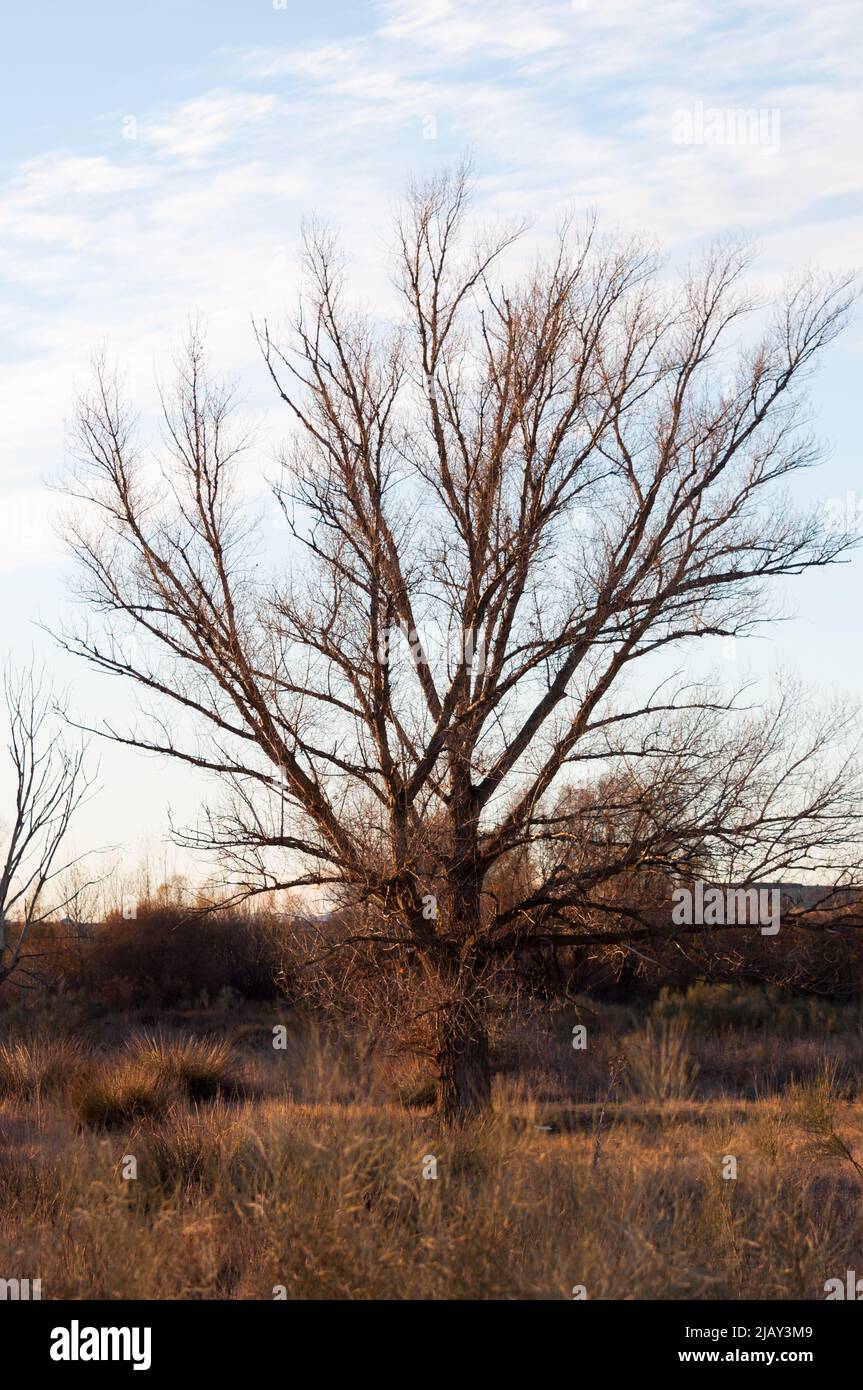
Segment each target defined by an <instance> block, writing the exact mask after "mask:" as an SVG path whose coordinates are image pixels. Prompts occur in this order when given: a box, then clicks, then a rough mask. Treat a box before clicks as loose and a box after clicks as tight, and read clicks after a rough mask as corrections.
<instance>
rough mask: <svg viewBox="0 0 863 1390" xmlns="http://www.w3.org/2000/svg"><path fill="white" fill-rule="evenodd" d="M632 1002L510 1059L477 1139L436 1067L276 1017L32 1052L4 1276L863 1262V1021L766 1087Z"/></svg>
mask: <svg viewBox="0 0 863 1390" xmlns="http://www.w3.org/2000/svg"><path fill="white" fill-rule="evenodd" d="M618 1022H619V1023H620V1024H622V1026H621V1027H619V1028H618V1030H617V1033H616V1035H615V1033H614V1030H613V1029H609V1031H608V1036H607V1037H606V1038H605V1044H607V1046H606V1045H605V1044H603V1046H599V1041H600V1040H599V1038H598V1037H596V1038H594V1053H595V1054H597V1055H591V1056H590V1057H589V1058H588V1055H587V1054H576V1053H574V1051H573V1050H572V1048H571V1047H569V1046H568V1045H567V1044H566V1043H565V1042H563V1043H561V1053H560V1055H558V1054H556V1053H555V1052H554V1049H553V1048H551V1047H550V1046H549V1045H548V1044H546V1055H545V1058H544V1059H543V1054H542V1049H541V1047H540V1045H539V1044H538V1043H536V1042H535V1041H534V1042H532V1043H531V1045H530V1048H529V1049H528V1050H527V1052H525V1051H524V1049H522V1050H521V1051H519V1048H518V1047H515V1048H514V1052H513V1054H512V1055H513V1056H514V1057H515V1058H516V1062H518V1059H519V1057H521V1058H522V1059H523V1058H524V1057H525V1056H527V1057H528V1061H529V1065H528V1066H527V1067H526V1068H521V1067H520V1066H519V1065H514V1064H513V1065H511V1064H510V1063H509V1062H508V1065H507V1068H506V1071H505V1073H504V1074H501V1075H499V1076H498V1077H497V1078H496V1083H495V1109H494V1113H493V1114H491V1115H490V1116H489V1117H487V1118H486V1119H484V1120H482V1121H478V1122H476V1123H474V1124H471V1125H469V1126H467V1127H466V1128H464V1129H463V1130H460V1131H455V1132H447V1131H445V1130H443V1129H442V1128H441V1127H440V1125H439V1123H438V1121H437V1120H436V1118H435V1117H434V1116H433V1115H432V1114H431V1113H430V1112H428V1111H425V1112H424V1111H423V1110H422V1109H421V1108H418V1107H419V1106H420V1104H421V1101H422V1099H423V1096H422V1088H423V1086H424V1084H425V1081H424V1077H423V1074H422V1072H421V1071H417V1070H416V1069H414V1068H412V1067H411V1066H407V1067H405V1068H403V1070H402V1074H401V1077H399V1074H398V1068H397V1067H396V1066H395V1064H394V1063H393V1060H392V1059H384V1061H383V1062H382V1064H381V1069H380V1074H379V1075H375V1074H374V1073H373V1071H371V1070H367V1072H366V1073H365V1074H362V1075H360V1074H359V1071H358V1069H359V1068H360V1066H361V1059H362V1058H365V1059H366V1064H367V1062H368V1054H367V1052H365V1051H364V1049H363V1047H361V1046H358V1047H357V1049H356V1050H355V1051H354V1052H352V1051H351V1046H350V1045H349V1044H347V1043H345V1044H344V1045H343V1046H342V1045H338V1046H337V1045H335V1044H332V1043H323V1042H322V1041H321V1040H320V1039H317V1040H314V1039H313V1040H312V1041H310V1040H309V1037H308V1036H306V1037H305V1038H300V1037H299V1036H296V1037H294V1038H293V1039H292V1043H291V1047H290V1048H289V1049H288V1050H287V1052H283V1053H278V1052H275V1051H274V1050H273V1048H272V1046H271V1045H270V1042H269V1030H268V1029H267V1027H266V1026H264V1024H263V1023H262V1022H258V1023H255V1024H252V1023H250V1022H246V1023H243V1024H242V1026H241V1030H239V1031H238V1037H241V1039H242V1041H241V1043H238V1045H236V1046H229V1045H228V1043H227V1042H226V1041H224V1040H223V1039H220V1038H218V1037H215V1036H214V1035H213V1032H214V1029H215V1028H216V1026H217V1020H216V1019H215V1018H213V1019H211V1020H210V1035H208V1036H203V1037H201V1036H195V1035H193V1034H192V1033H191V1032H187V1033H186V1034H185V1035H182V1034H178V1035H177V1036H174V1035H173V1034H169V1033H167V1032H164V1033H156V1034H147V1035H144V1034H143V1033H141V1031H140V1029H139V1030H138V1031H137V1032H136V1031H134V1030H132V1031H131V1032H130V1036H129V1041H128V1043H127V1044H122V1045H120V1046H118V1047H114V1048H113V1050H102V1051H96V1052H94V1053H93V1054H89V1053H87V1052H86V1051H84V1050H83V1049H78V1050H76V1052H75V1053H74V1057H75V1063H74V1068H73V1071H75V1077H76V1079H75V1084H74V1085H72V1084H66V1082H65V1081H63V1080H62V1078H63V1077H64V1076H65V1075H66V1071H64V1068H63V1066H62V1065H61V1063H60V1062H59V1061H58V1060H57V1057H56V1056H53V1054H52V1060H51V1065H49V1064H48V1063H49V1056H48V1054H47V1053H45V1052H43V1051H39V1049H38V1048H37V1047H36V1045H35V1044H32V1045H31V1044H29V1043H28V1044H27V1047H26V1048H25V1047H24V1045H23V1044H20V1043H19V1044H17V1045H16V1044H11V1045H9V1046H7V1047H5V1048H3V1049H0V1058H2V1062H0V1065H2V1066H3V1068H4V1071H3V1073H2V1074H3V1076H4V1077H6V1078H11V1080H8V1079H7V1080H5V1081H4V1082H3V1099H2V1101H0V1270H2V1272H3V1274H4V1277H6V1278H11V1277H16V1276H17V1277H20V1278H26V1277H30V1278H37V1277H38V1278H41V1279H42V1281H43V1296H44V1297H47V1298H63V1297H68V1298H192V1299H201V1298H208V1299H209V1298H262V1299H270V1298H272V1297H273V1296H274V1290H275V1291H277V1292H280V1291H281V1290H284V1291H285V1293H286V1295H287V1297H288V1298H393V1299H397V1298H422V1299H447V1298H504V1299H537V1298H555V1299H559V1298H565V1299H569V1298H571V1297H572V1295H573V1289H574V1288H575V1287H576V1286H580V1285H583V1286H584V1287H585V1288H586V1290H587V1294H588V1296H589V1297H590V1298H698V1299H714V1298H744V1299H750V1298H759V1299H763V1298H767V1299H783V1298H804V1299H818V1298H822V1297H823V1287H824V1282H825V1280H826V1279H828V1278H834V1277H836V1276H837V1275H838V1276H840V1277H844V1273H845V1271H846V1270H847V1269H854V1268H857V1267H859V1262H860V1251H861V1248H863V1201H861V1198H863V1173H861V1171H860V1169H859V1167H858V1164H859V1163H860V1161H861V1159H863V1102H861V1099H860V1096H859V1093H858V1090H857V1087H856V1084H854V1083H853V1073H852V1072H851V1071H850V1070H849V1069H848V1067H847V1066H846V1065H844V1060H845V1058H846V1053H847V1050H848V1049H851V1050H853V1048H854V1047H855V1046H856V1042H855V1040H854V1039H853V1038H850V1039H848V1040H847V1049H846V1048H843V1047H842V1046H839V1047H838V1051H839V1053H840V1054H841V1060H842V1062H843V1064H842V1065H840V1064H839V1063H837V1062H836V1060H835V1058H834V1059H833V1060H832V1061H831V1058H830V1055H829V1053H828V1052H827V1051H825V1049H824V1048H823V1047H822V1050H821V1057H820V1061H819V1064H818V1066H817V1067H816V1066H814V1061H813V1068H812V1069H811V1070H807V1071H806V1073H805V1074H804V1075H802V1076H800V1077H799V1078H798V1079H797V1080H796V1081H794V1082H793V1083H790V1084H788V1085H785V1086H779V1087H772V1088H769V1089H763V1090H762V1093H761V1094H759V1095H757V1096H753V1095H751V1094H749V1093H748V1092H749V1090H750V1089H751V1087H747V1088H741V1089H740V1090H735V1089H734V1088H733V1087H731V1086H728V1085H726V1086H725V1087H724V1088H723V1089H719V1088H717V1086H716V1084H715V1079H711V1080H710V1081H709V1082H708V1083H707V1084H705V1083H704V1080H703V1072H702V1074H701V1075H700V1076H699V1077H698V1078H697V1079H696V1076H695V1065H696V1063H697V1062H698V1061H702V1062H703V1060H704V1055H705V1052H706V1051H709V1049H710V1048H711V1047H712V1046H713V1045H714V1041H715V1040H714V1039H711V1038H699V1036H698V1029H697V1027H694V1026H693V1023H692V1020H691V1019H689V1020H687V1027H686V1030H685V1031H684V1030H683V1028H682V1026H678V1025H673V1026H669V1027H666V1024H665V1022H663V1021H662V1018H661V1017H660V1022H659V1023H658V1024H657V1025H656V1027H654V1028H653V1030H652V1031H651V1029H650V1028H649V1027H648V1026H647V1023H646V1022H643V1026H642V1027H641V1028H640V1029H639V1028H635V1029H633V1027H632V1020H631V1019H629V1018H627V1019H619V1020H618ZM228 1026H229V1027H230V1028H233V1029H235V1030H236V1029H237V1024H236V1021H235V1020H231V1021H230V1023H229V1024H228ZM600 1031H601V1030H600ZM562 1032H563V1036H564V1038H565V1037H566V1031H565V1030H562ZM749 1041H750V1043H751V1042H752V1039H751V1038H750V1039H749ZM769 1041H770V1040H769V1039H763V1038H762V1043H763V1044H764V1045H767V1043H769ZM627 1042H628V1047H626V1048H625V1047H624V1045H625V1044H627ZM773 1044H774V1045H775V1046H776V1047H777V1048H778V1047H780V1046H781V1045H780V1044H779V1043H778V1042H776V1040H775V1039H774V1040H773ZM753 1045H754V1044H753ZM759 1045H761V1044H759ZM58 1047H59V1045H58ZM745 1047H746V1038H745V1036H740V1037H738V1038H737V1039H736V1042H735V1047H734V1048H731V1047H730V1045H729V1050H730V1052H735V1049H737V1050H738V1051H741V1052H742V1051H745ZM639 1049H640V1051H639ZM651 1049H654V1050H655V1053H656V1055H655V1056H654V1055H653V1053H652V1051H651ZM623 1050H626V1052H627V1061H628V1067H629V1071H628V1073H627V1077H628V1080H627V1086H626V1088H624V1089H622V1090H621V1092H620V1093H617V1092H615V1093H614V1095H612V1096H611V1097H610V1098H609V1095H608V1085H607V1079H608V1078H607V1060H608V1057H610V1056H612V1055H617V1054H619V1053H620V1052H621V1051H623ZM61 1052H62V1049H61ZM564 1052H566V1053H567V1054H568V1055H567V1056H566V1057H565V1058H564V1056H563V1053H564ZM69 1055H70V1057H71V1056H72V1054H69ZM633 1058H634V1059H635V1061H634V1062H633ZM10 1059H11V1060H10ZM738 1060H739V1058H737V1057H736V1056H734V1057H732V1058H731V1060H730V1065H731V1064H733V1065H734V1066H736V1065H737V1062H738ZM566 1065H568V1066H569V1067H570V1068H573V1067H575V1068H582V1071H581V1073H579V1076H580V1079H579V1080H578V1082H577V1084H576V1083H575V1082H574V1081H573V1082H571V1085H569V1089H567V1085H564V1084H563V1083H561V1081H560V1076H561V1075H563V1068H564V1066H566ZM588 1065H589V1067H590V1068H592V1069H593V1071H592V1072H591V1073H590V1074H591V1076H593V1078H594V1079H593V1080H592V1081H591V1082H590V1085H588V1083H587V1081H586V1080H585V1075H586V1068H587V1066H588ZM729 1074H731V1073H729ZM750 1080H751V1078H750ZM568 1084H569V1083H568ZM573 1093H576V1094H578V1095H579V1096H581V1098H580V1099H577V1100H573V1099H572V1094H573ZM397 1097H398V1098H399V1099H398V1100H397V1099H396V1098H397ZM537 1097H539V1099H537ZM545 1097H550V1098H551V1099H545ZM603 1107H604V1116H603V1120H602V1126H603V1130H602V1144H601V1146H600V1152H599V1158H598V1159H597V1145H596V1128H597V1123H598V1115H599V1113H600V1112H601V1111H602V1110H603ZM728 1156H733V1157H734V1158H735V1159H736V1162H737V1178H736V1179H735V1180H728V1179H727V1178H725V1177H723V1172H724V1171H725V1170H726V1169H727V1158H728ZM130 1160H134V1163H133V1164H132V1165H131V1166H132V1167H134V1168H135V1169H136V1176H135V1177H134V1178H131V1177H130V1176H129V1169H130ZM432 1160H434V1161H432ZM435 1166H436V1171H437V1176H436V1177H430V1176H426V1174H428V1173H429V1172H430V1171H432V1170H433V1169H434V1168H435Z"/></svg>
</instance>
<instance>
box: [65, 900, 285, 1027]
mask: <svg viewBox="0 0 863 1390" xmlns="http://www.w3.org/2000/svg"><path fill="white" fill-rule="evenodd" d="M284 936H285V926H284V922H283V921H282V919H281V918H278V917H275V916H273V917H268V916H251V915H245V914H243V913H236V912H216V913H212V914H207V915H202V914H201V913H199V912H195V911H193V910H192V909H190V908H188V907H184V906H183V905H182V904H180V903H168V904H165V903H162V902H154V903H147V902H145V903H142V904H140V905H139V907H138V913H137V916H136V918H135V919H134V920H133V921H126V920H124V919H122V918H119V919H118V918H114V919H109V920H108V921H107V922H105V923H104V924H103V925H102V926H100V927H97V929H96V933H95V937H94V940H93V941H90V942H87V943H86V944H84V945H83V946H82V948H81V950H80V951H79V952H78V953H77V955H76V956H75V957H74V958H72V959H71V960H70V962H69V965H68V974H67V979H68V982H69V984H70V985H71V986H72V987H73V988H76V989H80V990H83V991H85V992H86V993H87V995H88V997H91V998H97V999H99V1000H102V1001H103V1002H105V1003H107V1004H109V1005H111V1006H112V1007H120V1008H127V1007H129V1006H130V1005H132V1004H138V1005H144V1006H155V1007H163V1008H164V1007H172V1006H177V1005H182V1004H189V1003H196V1002H198V1001H200V1000H201V999H202V998H205V999H207V1000H215V999H217V998H221V999H223V1000H224V999H225V998H228V997H231V996H234V997H239V998H246V999H264V1000H270V999H276V998H279V997H281V996H282V995H283V993H284V987H283V985H282V984H281V983H277V977H279V976H280V972H283V971H284V968H285V959H284V949H283V940H284Z"/></svg>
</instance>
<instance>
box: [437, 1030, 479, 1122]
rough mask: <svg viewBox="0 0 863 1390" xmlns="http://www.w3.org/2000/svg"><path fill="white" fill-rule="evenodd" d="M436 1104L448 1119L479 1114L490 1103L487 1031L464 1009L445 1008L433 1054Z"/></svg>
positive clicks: (458, 1118) (455, 1120) (452, 1120)
mask: <svg viewBox="0 0 863 1390" xmlns="http://www.w3.org/2000/svg"><path fill="white" fill-rule="evenodd" d="M437 1063H438V1067H439V1073H438V1108H439V1110H440V1113H441V1115H442V1116H443V1118H444V1119H445V1120H446V1121H447V1122H448V1123H458V1122H459V1121H461V1120H465V1119H467V1118H468V1117H469V1116H471V1115H476V1114H479V1113H480V1112H481V1111H483V1110H486V1109H488V1107H489V1106H490V1104H491V1064H490V1060H489V1050H488V1033H487V1031H486V1029H485V1026H484V1025H483V1024H482V1022H480V1021H478V1020H477V1019H476V1018H472V1017H469V1016H468V1017H466V1015H465V1011H464V1010H455V1011H452V1010H446V1011H445V1012H444V1013H443V1016H442V1020H441V1026H440V1050H439V1051H438V1054H437Z"/></svg>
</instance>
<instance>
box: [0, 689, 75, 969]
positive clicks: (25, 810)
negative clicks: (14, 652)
mask: <svg viewBox="0 0 863 1390" xmlns="http://www.w3.org/2000/svg"><path fill="white" fill-rule="evenodd" d="M3 693H4V697H5V703H6V713H7V716H8V721H9V744H8V753H9V758H10V761H11V764H12V772H13V791H12V801H13V805H14V809H13V812H12V815H11V817H9V819H8V821H6V822H5V824H6V826H7V827H8V828H6V829H5V845H6V848H5V856H4V858H3V859H2V860H0V984H2V983H3V981H4V980H7V979H8V978H9V977H10V975H12V974H13V973H14V972H15V971H16V970H18V969H19V968H20V967H22V964H23V962H24V961H25V960H26V959H27V956H26V955H25V947H26V946H27V942H28V939H29V937H30V934H31V932H32V930H33V928H34V926H36V925H38V924H39V923H41V922H44V921H45V920H46V918H47V917H48V916H49V915H50V914H52V913H56V912H61V911H63V909H64V908H68V907H69V906H70V904H71V903H72V902H73V901H74V900H75V899H76V898H77V896H78V894H80V892H81V891H82V890H83V888H84V886H85V885H84V883H83V882H82V880H81V878H80V875H78V876H75V875H72V877H73V878H74V879H75V883H74V886H72V887H70V882H71V879H70V877H69V876H70V871H71V870H72V868H73V866H75V865H78V864H80V862H81V858H82V856H79V857H77V858H75V859H73V860H71V861H64V860H63V859H62V857H61V856H62V849H63V844H64V841H65V840H66V837H67V834H68V831H69V827H70V824H71V822H72V818H73V816H74V814H75V812H76V810H77V809H78V807H79V806H80V804H81V802H82V801H83V799H84V797H85V796H86V794H87V791H88V789H89V787H90V781H89V779H88V777H87V775H86V772H85V769H84V755H85V750H84V748H83V747H79V748H69V747H67V746H66V745H65V744H64V743H63V742H62V741H61V740H60V738H58V733H57V728H56V727H55V725H56V723H57V722H59V719H58V716H60V715H61V713H62V711H60V710H58V709H57V708H56V707H55V704H54V700H53V696H52V694H51V691H50V690H49V688H48V687H47V685H46V683H45V680H44V677H43V676H42V675H41V674H40V673H39V672H38V671H36V670H35V668H34V667H33V666H30V667H28V668H27V669H26V670H24V671H22V672H20V673H17V674H16V673H14V672H12V673H7V674H6V676H5V678H4V681H3ZM4 819H5V818H4ZM3 828H4V823H3V821H0V829H3ZM0 843H2V842H0ZM64 879H65V881H66V886H65V888H63V889H61V890H60V892H59V894H58V893H57V892H56V891H55V889H56V887H57V885H58V883H62V882H63V881H64ZM29 973H30V972H29V971H28V969H27V968H26V966H24V968H23V969H22V975H27V974H29Z"/></svg>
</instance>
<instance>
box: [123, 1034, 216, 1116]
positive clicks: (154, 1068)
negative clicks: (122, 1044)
mask: <svg viewBox="0 0 863 1390" xmlns="http://www.w3.org/2000/svg"><path fill="white" fill-rule="evenodd" d="M129 1052H130V1053H131V1056H132V1058H133V1059H134V1061H135V1062H136V1063H137V1064H138V1065H139V1066H140V1067H141V1069H142V1071H144V1072H145V1073H146V1074H147V1075H149V1076H152V1077H153V1078H154V1080H155V1081H156V1082H158V1083H159V1084H162V1085H165V1086H167V1087H176V1088H177V1089H179V1090H181V1091H182V1093H183V1094H184V1095H185V1096H186V1097H188V1099H189V1100H193V1101H205V1100H215V1099H216V1098H217V1097H220V1096H221V1097H230V1096H237V1095H239V1094H240V1093H241V1092H242V1089H243V1088H242V1086H241V1084H240V1081H239V1078H238V1075H237V1072H236V1066H237V1059H236V1055H235V1053H234V1050H233V1048H232V1047H231V1045H230V1044H229V1043H227V1042H226V1041H225V1040H224V1039H222V1038H213V1037H205V1038H194V1037H185V1038H175V1039H172V1038H167V1037H166V1036H165V1035H164V1034H163V1033H156V1034H139V1035H138V1036H136V1037H134V1038H133V1039H132V1040H131V1042H130V1043H129Z"/></svg>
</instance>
